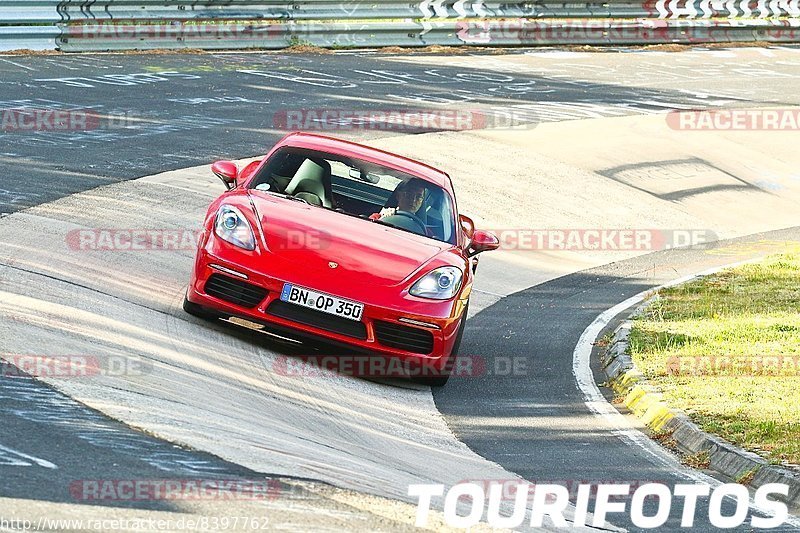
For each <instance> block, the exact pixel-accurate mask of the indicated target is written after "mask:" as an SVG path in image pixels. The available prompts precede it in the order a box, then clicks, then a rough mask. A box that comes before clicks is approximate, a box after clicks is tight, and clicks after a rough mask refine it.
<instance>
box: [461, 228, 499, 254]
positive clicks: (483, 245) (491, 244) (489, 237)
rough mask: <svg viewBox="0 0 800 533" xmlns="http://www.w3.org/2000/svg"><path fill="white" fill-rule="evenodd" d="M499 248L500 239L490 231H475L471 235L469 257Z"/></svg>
mask: <svg viewBox="0 0 800 533" xmlns="http://www.w3.org/2000/svg"><path fill="white" fill-rule="evenodd" d="M498 248H500V239H498V238H497V235H495V234H494V233H492V232H490V231H483V230H475V232H474V233H473V235H472V244H471V245H470V247H469V250H470V253H469V255H470V256H473V255H478V254H479V253H481V252H490V251H492V250H497V249H498Z"/></svg>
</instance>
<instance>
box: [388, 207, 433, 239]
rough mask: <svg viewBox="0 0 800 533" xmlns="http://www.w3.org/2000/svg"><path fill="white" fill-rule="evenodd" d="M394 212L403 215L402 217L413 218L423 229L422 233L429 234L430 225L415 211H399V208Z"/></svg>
mask: <svg viewBox="0 0 800 533" xmlns="http://www.w3.org/2000/svg"><path fill="white" fill-rule="evenodd" d="M394 214H395V215H396V216H401V217H406V218H410V219H411V220H413V221H414V222H415V223H416V224H417V225H418V226H419V228H420V229H421V230H422V233H421V234H422V235H427V234H428V227H427V226H426V225H425V223H424V222H423V221H422V219H421V218H419V217H418V216H417V215H415V214H414V213H411V212H410V211H399V210H398V211H395V212H394Z"/></svg>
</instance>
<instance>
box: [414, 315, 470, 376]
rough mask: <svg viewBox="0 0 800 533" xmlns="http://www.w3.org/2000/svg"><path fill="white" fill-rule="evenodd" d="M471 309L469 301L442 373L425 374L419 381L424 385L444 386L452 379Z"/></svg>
mask: <svg viewBox="0 0 800 533" xmlns="http://www.w3.org/2000/svg"><path fill="white" fill-rule="evenodd" d="M468 311H469V303H467V305H465V306H464V312H463V313H462V314H461V324H459V326H458V333H456V342H455V343H453V349H452V350H451V351H450V357H448V358H447V362H446V363H445V364H444V368H443V369H442V370H441V373H440V374H439V375H438V376H425V377H422V378H420V379H419V380H418V381H419V383H422V384H423V385H428V386H431V387H444V386H445V385H446V384H447V380H449V379H450V374H452V372H453V368H455V366H456V359H458V350H459V348H460V347H461V339H462V338H463V337H464V330H465V329H466V326H467V312H468Z"/></svg>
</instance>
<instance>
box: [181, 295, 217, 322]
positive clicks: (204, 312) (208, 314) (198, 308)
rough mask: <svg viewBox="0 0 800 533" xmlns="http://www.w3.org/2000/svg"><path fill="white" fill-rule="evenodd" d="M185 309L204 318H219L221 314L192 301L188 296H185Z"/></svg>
mask: <svg viewBox="0 0 800 533" xmlns="http://www.w3.org/2000/svg"><path fill="white" fill-rule="evenodd" d="M183 310H184V311H186V312H187V313H189V314H190V315H192V316H196V317H197V318H203V319H206V320H210V319H214V318H218V317H219V315H218V314H217V313H215V312H214V311H212V310H210V309H208V308H206V307H203V306H202V305H200V304H196V303H194V302H190V301H189V300H188V299H187V298H186V296H184V297H183Z"/></svg>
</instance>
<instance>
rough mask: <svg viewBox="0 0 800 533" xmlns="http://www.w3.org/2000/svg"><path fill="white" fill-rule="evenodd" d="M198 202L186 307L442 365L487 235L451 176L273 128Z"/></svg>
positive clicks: (432, 371)
mask: <svg viewBox="0 0 800 533" xmlns="http://www.w3.org/2000/svg"><path fill="white" fill-rule="evenodd" d="M212 170H213V172H214V174H215V175H217V176H218V177H219V178H220V179H222V181H223V182H224V183H225V185H226V187H227V188H228V191H227V192H225V193H224V194H222V195H221V196H220V197H219V198H217V199H216V200H215V201H214V202H213V203H212V204H211V206H210V207H209V209H208V213H207V215H206V217H205V222H204V224H203V228H204V229H203V233H202V237H201V239H200V244H199V248H198V252H197V259H196V262H195V266H194V271H193V273H192V277H191V282H190V284H189V289H188V291H187V294H186V299H185V301H184V309H185V310H186V311H187V312H188V313H191V314H193V315H198V316H206V317H207V316H227V317H238V318H243V319H246V320H248V321H251V322H256V323H259V324H261V325H262V326H265V327H266V328H267V329H269V330H272V331H275V332H279V333H280V334H282V335H284V336H289V337H292V338H300V339H304V340H307V339H309V338H311V339H316V340H323V341H324V342H325V344H326V345H330V344H335V345H339V346H343V347H345V348H346V349H347V350H349V351H351V352H353V353H357V354H368V356H369V357H378V358H380V359H382V360H387V358H388V359H389V360H400V361H401V362H402V363H404V364H406V365H409V366H410V367H413V368H414V369H415V370H416V373H415V374H414V375H415V376H417V377H421V380H422V381H425V382H427V383H430V384H434V385H442V384H444V383H445V382H446V381H447V378H448V377H449V375H450V372H451V369H452V368H453V363H454V360H455V358H456V355H457V352H458V348H459V343H460V341H461V337H462V335H463V332H464V325H465V322H466V317H467V314H466V309H467V306H468V304H469V296H470V292H471V290H472V281H473V275H474V270H475V266H476V265H477V258H476V257H475V256H476V255H477V254H478V253H480V252H483V251H486V250H493V249H496V248H497V247H498V245H499V241H498V239H497V237H496V236H495V235H493V234H491V233H489V232H484V231H479V230H475V228H474V225H473V223H472V221H471V220H470V219H469V218H467V217H465V216H463V215H459V213H458V209H457V206H456V199H455V195H454V193H453V185H452V182H451V181H450V177H449V176H448V175H447V174H445V173H444V172H442V171H441V170H437V169H435V168H432V167H430V166H428V165H425V164H423V163H420V162H417V161H413V160H411V159H407V158H405V157H401V156H399V155H394V154H390V153H387V152H384V151H381V150H378V149H375V148H370V147H367V146H363V145H360V144H355V143H352V142H347V141H343V140H338V139H333V138H330V137H324V136H321V135H314V134H308V133H292V134H289V135H287V136H286V137H284V138H283V139H282V140H281V141H280V142H278V144H277V145H275V147H274V148H273V149H272V151H270V153H269V154H267V156H266V157H265V158H264V159H262V160H259V161H255V162H253V163H251V164H249V165H248V166H247V167H245V168H244V169H243V170H242V171H241V172H239V171H238V169H237V167H236V165H235V164H234V163H231V162H229V161H219V162H217V163H215V164H214V165H213V167H212Z"/></svg>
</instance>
